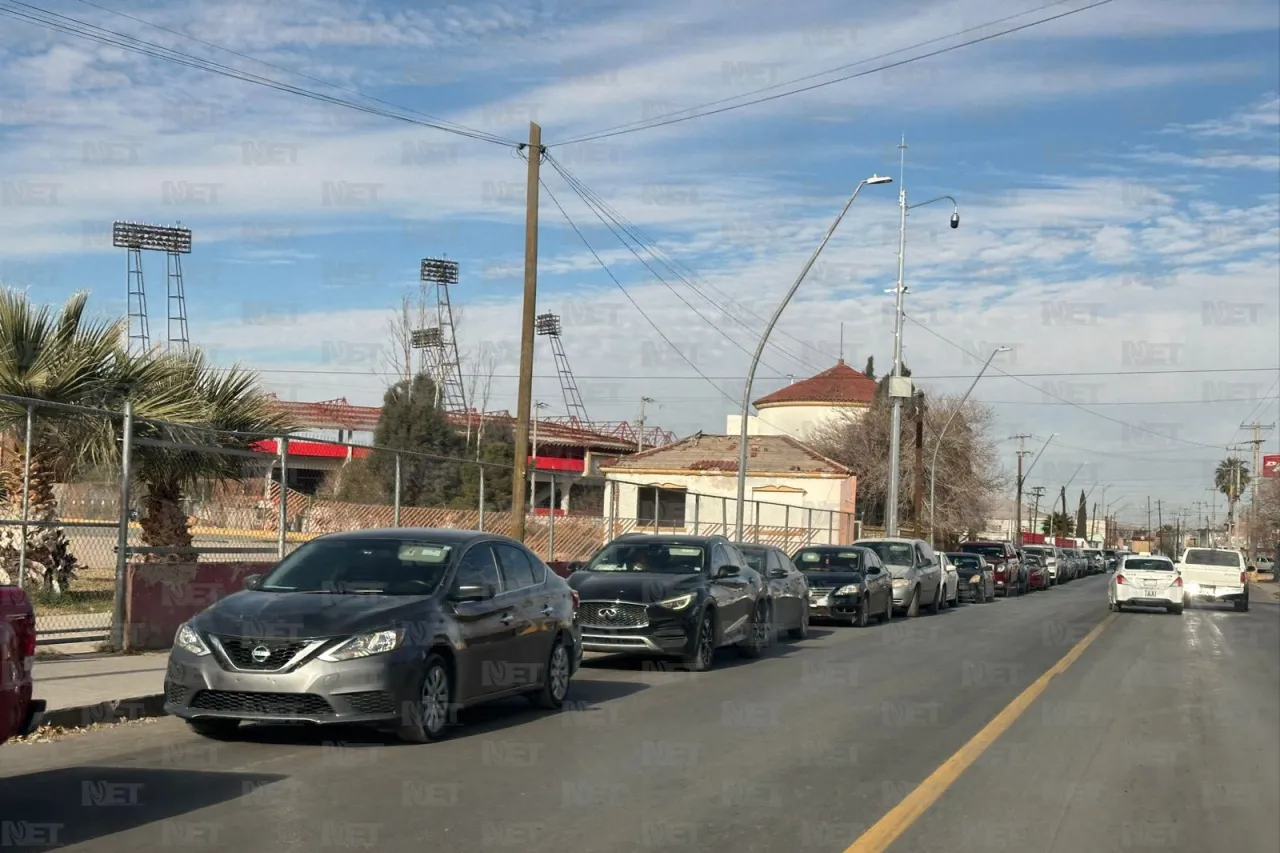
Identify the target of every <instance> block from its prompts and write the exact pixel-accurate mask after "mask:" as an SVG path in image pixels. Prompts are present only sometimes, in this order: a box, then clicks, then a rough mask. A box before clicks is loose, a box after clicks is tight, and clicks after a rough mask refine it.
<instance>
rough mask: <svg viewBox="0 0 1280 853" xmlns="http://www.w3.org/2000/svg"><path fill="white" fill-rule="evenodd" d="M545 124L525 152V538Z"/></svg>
mask: <svg viewBox="0 0 1280 853" xmlns="http://www.w3.org/2000/svg"><path fill="white" fill-rule="evenodd" d="M542 155H543V148H542V128H541V127H539V126H538V125H536V124H534V123H533V122H529V144H528V146H527V147H526V148H525V156H526V157H527V158H528V160H529V175H528V179H527V182H526V184H525V197H524V311H523V315H522V317H521V323H520V381H519V386H518V391H517V393H516V447H515V460H514V462H515V464H514V466H513V469H514V470H513V471H512V474H511V485H512V489H511V514H512V515H513V516H515V524H514V527H515V529H514V530H513V531H512V534H513V535H514V538H516V539H518V540H520V541H521V542H523V541H524V537H525V523H526V521H527V518H526V517H525V514H526V512H527V511H528V507H527V506H526V504H525V491H524V481H525V479H526V478H527V477H528V476H529V409H530V405H531V404H532V402H533V342H534V340H535V337H536V334H537V332H536V329H535V327H536V324H537V318H538V185H539V167H541V165H542Z"/></svg>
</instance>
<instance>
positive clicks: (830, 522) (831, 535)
mask: <svg viewBox="0 0 1280 853" xmlns="http://www.w3.org/2000/svg"><path fill="white" fill-rule="evenodd" d="M827 544H828V545H834V544H836V511H835V510H834V509H829V510H827Z"/></svg>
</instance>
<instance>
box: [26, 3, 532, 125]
mask: <svg viewBox="0 0 1280 853" xmlns="http://www.w3.org/2000/svg"><path fill="white" fill-rule="evenodd" d="M15 6H19V7H25V9H29V10H32V11H24V9H22V8H15ZM0 15H4V16H6V17H9V18H12V19H15V20H19V21H25V22H27V23H32V24H36V25H37V26H41V27H44V28H46V29H50V30H54V31H57V32H61V33H65V34H67V35H73V36H77V37H79V38H83V39H86V40H89V41H93V42H97V43H99V44H104V45H109V46H112V47H118V48H120V49H122V50H126V51H129V52H131V53H136V54H139V55H142V56H148V57H151V58H153V59H159V60H162V61H165V62H171V63H174V64H176V65H182V66H185V67H188V68H194V69H197V70H201V71H207V72H209V73H212V74H217V75H219V76H222V77H227V78H230V79H233V80H240V81H242V82H247V83H253V84H255V85H259V86H264V87H266V88H269V89H274V90H276V91H280V92H285V93H288V94H293V95H298V96H300V97H304V98H309V99H311V100H315V101H319V102H321V103H327V104H331V105H334V106H341V107H345V108H347V109H352V110H356V111H358V112H363V113H368V114H370V115H376V116H381V117H383V118H390V119H395V120H397V121H402V122H407V123H409V124H415V125H420V126H423V127H430V128H432V129H434V130H440V131H444V132H445V133H452V134H455V135H458V136H465V137H468V138H471V139H476V140H479V141H481V142H489V143H492V144H495V145H502V146H503V147H515V146H516V145H518V144H519V143H516V142H514V141H512V140H508V139H504V138H502V137H500V136H496V135H494V134H491V133H487V132H485V131H472V130H468V129H461V128H460V127H451V126H448V125H445V124H441V123H439V122H434V121H426V120H423V119H417V118H414V117H412V116H407V115H403V114H401V113H396V112H392V111H390V110H385V109H381V108H377V107H372V106H369V105H367V104H359V103H355V102H353V101H348V100H345V99H342V98H336V97H333V96H331V95H325V94H323V93H320V92H314V91H311V90H309V89H304V88H301V87H299V86H294V85H291V84H288V83H281V82H280V81H278V80H273V79H271V78H269V77H262V76H260V75H257V74H250V73H248V72H245V71H241V70H239V69H236V68H232V67H231V66H228V65H223V64H221V63H217V62H213V61H212V60H207V59H201V58H199V57H196V56H192V55H190V54H186V53H183V52H182V51H178V50H174V49H172V48H168V47H165V46H164V45H160V44H156V43H154V42H149V41H146V40H144V39H139V38H135V37H133V36H130V35H127V34H125V33H120V32H116V31H114V30H110V29H106V28H104V27H99V26H96V25H94V24H89V23H87V22H85V21H81V20H78V19H76V18H72V17H69V16H67V15H60V14H58V13H56V12H49V11H47V10H44V9H41V8H40V7H38V6H33V5H31V4H29V3H23V2H21V0H0Z"/></svg>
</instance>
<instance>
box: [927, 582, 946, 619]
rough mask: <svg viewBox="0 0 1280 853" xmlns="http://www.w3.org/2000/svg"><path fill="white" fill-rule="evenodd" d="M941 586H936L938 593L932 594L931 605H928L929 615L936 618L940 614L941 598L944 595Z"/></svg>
mask: <svg viewBox="0 0 1280 853" xmlns="http://www.w3.org/2000/svg"><path fill="white" fill-rule="evenodd" d="M945 592H946V591H945V590H944V589H943V588H942V584H941V583H939V584H938V591H937V592H935V593H934V594H933V604H930V605H929V615H931V616H937V615H938V614H939V613H941V612H942V596H943V595H944V594H945Z"/></svg>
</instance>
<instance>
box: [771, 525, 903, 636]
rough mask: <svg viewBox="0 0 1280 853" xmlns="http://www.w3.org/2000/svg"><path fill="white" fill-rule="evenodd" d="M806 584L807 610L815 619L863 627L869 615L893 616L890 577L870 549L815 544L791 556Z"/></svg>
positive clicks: (886, 617) (881, 619)
mask: <svg viewBox="0 0 1280 853" xmlns="http://www.w3.org/2000/svg"><path fill="white" fill-rule="evenodd" d="M793 561H794V562H795V564H796V566H797V567H798V568H799V569H800V571H802V572H804V574H805V577H806V578H808V583H809V612H810V613H811V614H812V615H813V617H814V618H815V619H831V620H835V621H840V622H848V623H849V624H850V625H856V626H858V627H860V628H865V627H866V626H867V624H868V623H869V622H870V620H871V617H872V616H875V617H876V618H877V619H878V620H879V621H880V622H882V623H884V622H888V621H889V620H890V619H892V618H893V580H892V578H891V576H890V574H889V571H888V570H887V569H886V568H885V566H884V564H883V563H881V561H880V557H879V556H877V555H876V552H875V551H873V550H871V549H870V548H863V547H859V546H857V545H815V546H813V547H811V548H802V549H800V550H799V551H797V552H796V554H795V557H794V558H793Z"/></svg>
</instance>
